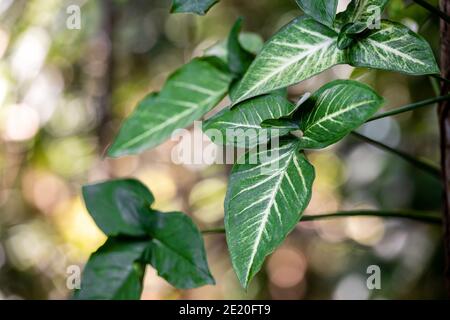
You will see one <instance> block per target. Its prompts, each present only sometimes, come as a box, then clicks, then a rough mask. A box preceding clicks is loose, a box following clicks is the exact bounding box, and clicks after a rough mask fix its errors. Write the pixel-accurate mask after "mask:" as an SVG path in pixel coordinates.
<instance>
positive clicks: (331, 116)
mask: <svg viewBox="0 0 450 320" xmlns="http://www.w3.org/2000/svg"><path fill="white" fill-rule="evenodd" d="M382 104H383V98H382V97H380V96H379V95H378V94H377V93H376V92H375V91H373V90H372V89H371V88H370V87H368V86H367V85H365V84H362V83H359V82H357V81H353V80H337V81H333V82H330V83H328V84H326V85H325V86H323V87H322V88H320V89H319V90H318V91H317V92H315V93H314V94H313V95H312V96H311V97H310V98H309V100H307V101H306V102H305V103H304V105H303V107H302V109H301V110H302V112H301V120H300V128H301V130H302V132H303V137H302V138H301V139H300V147H301V148H304V149H319V148H325V147H327V146H329V145H331V144H333V143H335V142H337V141H339V140H341V139H342V138H343V137H345V136H346V135H347V134H349V133H350V132H351V131H352V130H354V129H356V128H357V127H359V126H360V125H361V124H363V123H364V122H365V121H366V120H367V119H369V118H370V117H371V116H372V115H373V114H374V113H375V112H376V111H377V110H378V109H379V108H380V107H381V105H382Z"/></svg>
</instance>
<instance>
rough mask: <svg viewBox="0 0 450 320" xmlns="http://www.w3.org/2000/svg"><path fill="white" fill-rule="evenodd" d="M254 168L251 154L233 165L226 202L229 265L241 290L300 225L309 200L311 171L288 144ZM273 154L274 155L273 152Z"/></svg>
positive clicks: (293, 144)
mask: <svg viewBox="0 0 450 320" xmlns="http://www.w3.org/2000/svg"><path fill="white" fill-rule="evenodd" d="M272 151H273V152H274V153H273V154H269V155H267V154H266V156H264V155H265V152H264V151H263V152H260V153H259V154H258V155H259V157H258V159H257V161H256V162H253V163H255V164H251V163H252V162H251V160H250V159H252V157H254V156H255V155H251V153H247V155H246V156H245V163H244V164H235V165H234V167H233V171H232V173H231V177H230V182H229V185H228V192H227V196H226V199H225V229H226V235H227V243H228V248H229V251H230V256H231V261H232V264H233V267H234V270H235V271H236V274H237V276H238V278H239V280H240V282H241V284H242V285H243V286H244V287H247V285H248V283H249V281H250V280H251V279H252V278H253V277H254V275H255V274H256V273H257V272H258V271H259V270H260V268H261V266H262V264H263V262H264V259H265V257H266V256H267V255H269V254H270V253H272V252H273V251H274V250H275V249H276V248H277V247H278V246H279V245H280V244H281V243H282V242H283V240H284V239H285V238H286V236H287V235H288V234H289V233H290V232H291V231H292V229H293V228H294V227H295V225H296V224H297V223H298V222H299V220H300V218H301V216H302V212H303V210H304V209H305V208H306V206H307V205H308V203H309V201H310V198H311V187H312V183H313V180H314V176H315V173H314V168H313V167H312V165H311V164H309V162H308V161H307V159H306V158H305V155H304V154H303V153H301V152H300V151H299V148H298V144H297V142H296V141H292V140H289V141H287V142H284V143H282V144H280V147H279V148H274V149H272ZM275 151H276V152H275Z"/></svg>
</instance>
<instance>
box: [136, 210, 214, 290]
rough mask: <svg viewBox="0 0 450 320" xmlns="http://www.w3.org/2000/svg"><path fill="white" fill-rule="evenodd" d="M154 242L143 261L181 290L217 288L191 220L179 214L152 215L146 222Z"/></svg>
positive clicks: (200, 236)
mask: <svg viewBox="0 0 450 320" xmlns="http://www.w3.org/2000/svg"><path fill="white" fill-rule="evenodd" d="M146 226H147V230H148V232H149V234H150V236H151V237H152V240H151V242H150V244H149V246H148V248H147V250H146V253H145V256H144V261H145V262H147V263H150V264H151V265H152V266H153V267H154V268H155V269H156V270H157V271H158V274H159V275H160V276H161V277H163V278H164V279H166V280H167V281H168V282H169V283H170V284H172V285H173V286H175V287H177V288H179V289H190V288H196V287H199V286H203V285H206V284H214V283H215V282H214V279H213V277H212V276H211V273H210V271H209V268H208V262H207V260H206V253H205V248H204V244H203V238H202V235H201V233H200V232H199V230H198V229H197V227H196V226H195V224H194V223H193V222H192V220H191V219H190V218H189V217H188V216H187V215H185V214H183V213H180V212H173V213H160V212H155V211H154V212H152V214H151V215H150V216H149V219H148V221H147V222H146Z"/></svg>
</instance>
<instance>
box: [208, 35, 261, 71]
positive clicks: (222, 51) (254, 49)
mask: <svg viewBox="0 0 450 320" xmlns="http://www.w3.org/2000/svg"><path fill="white" fill-rule="evenodd" d="M239 43H240V44H241V46H242V48H244V49H245V50H247V51H248V52H250V53H253V55H255V56H256V55H257V54H258V53H259V52H260V51H261V49H262V47H263V45H264V40H263V39H262V38H261V36H260V35H259V34H256V33H253V32H241V33H239ZM204 55H205V56H213V57H217V58H219V59H220V60H221V61H223V62H224V63H227V64H228V41H226V40H224V41H219V42H217V43H215V44H214V45H213V46H211V47H209V48H207V49H206V50H205V51H204Z"/></svg>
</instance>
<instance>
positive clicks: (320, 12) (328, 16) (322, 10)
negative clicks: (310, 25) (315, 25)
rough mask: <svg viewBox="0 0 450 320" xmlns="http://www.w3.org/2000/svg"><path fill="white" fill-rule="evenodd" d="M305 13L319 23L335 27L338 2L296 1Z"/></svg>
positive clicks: (330, 0)
mask: <svg viewBox="0 0 450 320" xmlns="http://www.w3.org/2000/svg"><path fill="white" fill-rule="evenodd" d="M296 2H297V4H298V5H299V7H300V8H301V9H302V10H303V12H304V13H305V14H307V15H309V16H311V17H312V18H314V19H316V20H317V21H318V22H320V23H323V24H325V25H327V26H330V27H331V26H333V23H334V19H335V17H336V10H337V5H338V0H296Z"/></svg>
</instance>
